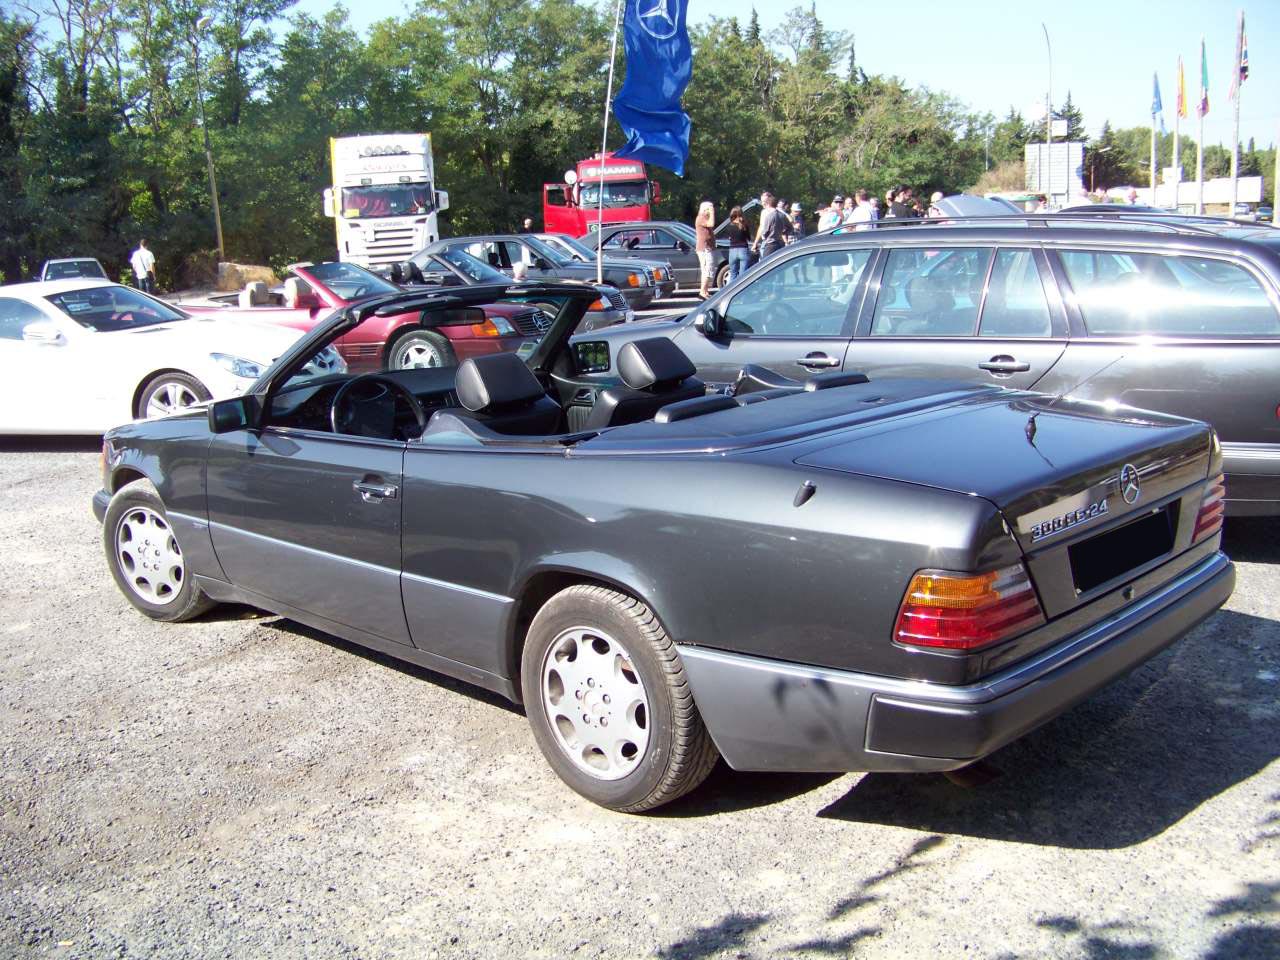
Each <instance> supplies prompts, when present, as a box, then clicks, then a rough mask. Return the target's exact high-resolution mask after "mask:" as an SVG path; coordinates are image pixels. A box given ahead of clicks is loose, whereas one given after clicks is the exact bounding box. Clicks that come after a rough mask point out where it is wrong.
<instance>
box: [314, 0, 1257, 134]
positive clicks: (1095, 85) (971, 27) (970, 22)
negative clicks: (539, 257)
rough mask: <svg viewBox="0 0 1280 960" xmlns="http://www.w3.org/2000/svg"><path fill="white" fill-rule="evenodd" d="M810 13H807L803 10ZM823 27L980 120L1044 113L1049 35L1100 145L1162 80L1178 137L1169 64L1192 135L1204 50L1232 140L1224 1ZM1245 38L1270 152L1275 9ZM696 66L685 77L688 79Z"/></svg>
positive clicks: (1060, 95) (846, 8)
mask: <svg viewBox="0 0 1280 960" xmlns="http://www.w3.org/2000/svg"><path fill="white" fill-rule="evenodd" d="M797 2H798V0H755V4H754V5H755V8H756V10H757V11H759V14H760V21H761V24H762V26H763V27H764V28H765V30H766V31H767V30H770V29H772V28H773V27H775V26H777V25H778V23H780V22H781V20H782V18H783V16H784V15H785V13H786V11H787V10H789V9H791V8H792V7H794V6H796V5H797ZM806 5H807V3H806ZM333 6H335V3H334V0H301V2H300V3H299V4H298V7H297V9H299V10H305V11H306V12H307V13H309V14H312V15H313V16H315V15H319V14H322V13H323V12H325V11H326V10H328V9H330V8H331V7H333ZM410 6H411V4H410V3H408V2H406V0H362V2H360V3H359V4H355V5H352V4H348V9H349V10H350V16H351V21H352V23H354V24H355V25H356V26H357V27H359V28H362V29H363V28H365V27H367V26H368V25H369V24H371V23H373V22H374V21H376V20H380V19H383V18H385V17H391V16H401V15H403V14H404V12H405V11H406V10H407V9H409V7H410ZM751 6H752V3H751V2H750V0H690V2H689V19H690V22H694V23H697V22H701V21H704V20H706V19H707V18H709V17H712V16H718V17H730V16H737V17H739V19H740V20H742V21H743V22H744V23H745V22H746V20H747V18H748V17H749V16H750V11H751ZM816 6H817V11H818V17H819V18H820V19H821V20H822V21H823V23H824V24H825V25H826V26H827V27H828V28H830V29H835V30H845V31H849V32H852V33H853V34H854V36H855V38H856V43H857V54H858V62H859V64H860V65H861V66H862V68H863V69H864V70H866V71H867V73H889V74H896V75H897V76H900V77H902V78H903V79H904V80H906V81H907V83H909V84H910V85H912V86H926V87H929V88H931V89H934V90H938V91H944V92H946V93H949V94H951V95H952V96H955V97H957V98H958V99H959V100H961V101H963V102H964V103H966V104H968V105H969V106H970V107H971V108H973V109H976V110H990V111H991V112H993V113H995V114H997V115H1001V114H1004V113H1006V112H1007V111H1008V109H1009V107H1011V106H1013V107H1016V108H1017V109H1018V110H1020V111H1024V112H1025V111H1026V109H1027V107H1028V106H1030V105H1031V104H1032V103H1035V102H1037V101H1039V102H1043V100H1044V91H1045V85H1046V82H1047V80H1048V66H1047V61H1046V56H1045V43H1044V33H1043V32H1042V30H1041V27H1040V24H1041V23H1042V22H1043V23H1044V24H1045V25H1046V26H1047V27H1048V28H1049V38H1050V41H1051V43H1052V45H1053V98H1054V102H1055V103H1057V104H1061V102H1062V100H1063V99H1064V98H1065V96H1066V92H1067V90H1068V89H1069V90H1070V91H1071V96H1072V99H1073V100H1074V101H1075V102H1076V104H1077V105H1078V106H1079V108H1080V109H1081V110H1082V111H1083V112H1084V118H1085V124H1086V127H1087V128H1088V130H1089V132H1090V133H1091V134H1096V133H1097V131H1098V130H1099V129H1100V128H1101V126H1102V123H1103V121H1104V120H1108V119H1109V120H1110V121H1111V123H1112V125H1113V126H1117V127H1130V126H1144V125H1146V124H1148V123H1149V122H1150V111H1151V93H1152V90H1151V75H1152V72H1153V71H1158V73H1159V75H1160V93H1161V95H1162V97H1163V100H1164V106H1165V125H1166V127H1167V128H1168V129H1170V130H1172V129H1173V109H1174V103H1175V71H1176V63H1177V57H1178V55H1179V54H1181V55H1182V58H1183V60H1184V61H1185V64H1186V66H1185V70H1186V83H1187V98H1188V100H1189V101H1191V103H1190V105H1189V108H1188V110H1189V113H1190V116H1189V117H1188V118H1187V119H1185V120H1183V121H1182V123H1183V128H1184V129H1185V130H1187V131H1188V132H1190V133H1192V134H1193V135H1194V133H1195V128H1196V123H1197V119H1196V116H1195V109H1194V103H1195V100H1196V98H1197V96H1198V91H1199V76H1200V37H1201V36H1204V38H1205V42H1206V45H1207V48H1208V58H1209V103H1210V110H1209V115H1208V116H1207V117H1205V141H1206V142H1207V143H1223V144H1227V143H1229V142H1230V140H1231V114H1232V104H1231V102H1230V101H1229V100H1228V99H1227V86H1228V83H1229V82H1230V70H1231V60H1232V58H1233V56H1234V54H1235V29H1236V15H1237V12H1238V11H1239V9H1240V5H1239V4H1238V3H1230V2H1221V0H1200V2H1192V0H1148V2H1135V0H1073V2H1071V3H1063V2H1061V0H1059V2H1055V3H1037V2H1034V0H1023V2H1022V3H1020V4H1013V3H1009V2H1007V0H1003V2H998V0H966V2H956V0H915V2H912V3H904V4H901V5H899V4H895V3H885V2H878V0H860V2H853V0H817V4H816ZM1244 10H1245V26H1246V32H1247V34H1248V38H1249V67H1250V70H1249V74H1250V75H1249V80H1248V81H1247V83H1246V84H1245V87H1244V99H1243V100H1242V101H1241V110H1240V137H1241V140H1243V141H1244V142H1245V143H1247V142H1248V140H1249V138H1250V137H1256V138H1257V141H1258V144H1259V145H1260V146H1261V145H1266V144H1269V143H1272V142H1274V141H1275V140H1276V139H1277V124H1278V123H1280V69H1277V67H1280V2H1277V0H1265V2H1258V0H1254V2H1253V3H1250V4H1245V5H1244ZM697 68H698V67H697V63H696V62H695V63H694V70H697Z"/></svg>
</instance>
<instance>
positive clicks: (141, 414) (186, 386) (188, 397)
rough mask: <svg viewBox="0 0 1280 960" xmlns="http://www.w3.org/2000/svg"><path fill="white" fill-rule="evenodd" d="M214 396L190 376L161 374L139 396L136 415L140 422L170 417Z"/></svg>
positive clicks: (173, 371) (149, 382)
mask: <svg viewBox="0 0 1280 960" xmlns="http://www.w3.org/2000/svg"><path fill="white" fill-rule="evenodd" d="M211 396H212V394H211V393H209V391H208V390H207V389H206V388H205V385H204V384H203V383H201V382H200V381H199V380H197V379H196V378H195V377H193V376H191V375H190V374H186V373H182V372H180V371H178V370H170V371H169V372H168V373H161V374H159V375H157V376H155V377H152V378H151V379H150V380H149V381H147V385H146V386H145V387H143V388H142V392H141V393H140V394H138V409H137V410H135V411H134V415H135V416H136V417H138V419H140V420H144V419H145V420H153V419H155V418H156V417H168V416H172V415H173V414H175V413H178V412H180V411H182V410H185V409H186V408H187V407H190V406H192V405H194V404H197V403H203V402H204V401H206V400H208V399H209V398H210V397H211Z"/></svg>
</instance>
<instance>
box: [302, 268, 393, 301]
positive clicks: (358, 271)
mask: <svg viewBox="0 0 1280 960" xmlns="http://www.w3.org/2000/svg"><path fill="white" fill-rule="evenodd" d="M307 273H309V274H311V276H313V277H315V278H316V279H317V280H319V281H320V282H321V283H323V284H324V285H325V286H326V287H328V288H329V289H330V290H332V291H333V292H334V293H335V294H336V295H337V296H339V297H341V298H342V299H343V300H359V299H360V298H362V297H372V296H375V295H377V294H383V293H399V292H400V288H399V287H397V286H394V285H392V284H390V283H387V281H385V280H383V279H382V278H381V277H379V276H376V275H375V274H372V273H370V272H369V271H368V270H366V269H365V268H364V267H361V266H357V265H356V264H354V263H317V264H316V265H315V266H311V267H307ZM304 279H305V278H304Z"/></svg>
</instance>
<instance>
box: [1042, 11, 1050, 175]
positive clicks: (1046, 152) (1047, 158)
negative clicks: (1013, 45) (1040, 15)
mask: <svg viewBox="0 0 1280 960" xmlns="http://www.w3.org/2000/svg"><path fill="white" fill-rule="evenodd" d="M1040 29H1041V30H1043V31H1044V49H1045V53H1046V54H1048V57H1049V84H1048V86H1047V87H1046V88H1045V95H1044V163H1042V164H1040V169H1041V171H1043V172H1042V180H1041V186H1042V187H1043V188H1044V189H1042V190H1041V191H1040V192H1041V193H1043V194H1044V195H1045V196H1046V197H1047V198H1049V199H1050V200H1052V198H1053V195H1052V193H1050V191H1051V190H1052V189H1053V178H1052V177H1051V176H1050V174H1051V172H1052V165H1051V161H1050V157H1051V156H1052V155H1053V47H1052V46H1051V45H1050V44H1049V28H1048V27H1047V26H1046V25H1045V24H1044V22H1043V21H1042V22H1041V24H1040Z"/></svg>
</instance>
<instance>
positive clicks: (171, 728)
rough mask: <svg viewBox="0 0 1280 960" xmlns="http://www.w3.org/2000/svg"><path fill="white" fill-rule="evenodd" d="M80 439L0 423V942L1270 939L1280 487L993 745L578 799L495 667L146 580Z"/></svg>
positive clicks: (906, 948)
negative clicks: (434, 660)
mask: <svg viewBox="0 0 1280 960" xmlns="http://www.w3.org/2000/svg"><path fill="white" fill-rule="evenodd" d="M97 470H98V457H97V453H96V443H93V442H81V443H78V444H77V443H53V442H45V443H43V444H40V445H33V444H19V443H9V444H7V445H6V446H3V447H0V511H3V517H4V525H3V532H2V533H0V584H3V587H2V588H0V711H2V713H3V723H2V724H0V779H2V781H3V792H2V795H3V801H4V802H3V806H2V808H0V916H2V917H3V924H2V925H0V955H3V956H56V957H116V956H120V957H179V956H183V957H186V956H198V957H219V956H228V957H263V956H270V957H342V956H352V957H411V958H423V957H437V956H438V957H485V958H488V957H569V956H574V957H578V956H584V957H585V956H609V957H686V958H693V957H752V958H754V957H779V958H783V957H787V958H789V957H801V956H812V957H829V956H843V955H847V954H856V955H857V956H860V957H893V958H901V957H923V956H960V955H963V956H971V957H1001V958H1008V957H1044V956H1052V957H1059V956H1060V957H1124V958H1148V957H1201V956H1208V957H1276V956H1280V926H1278V923H1277V922H1278V921H1280V855H1278V854H1280V763H1276V758H1277V756H1280V725H1277V719H1278V714H1280V710H1278V701H1280V679H1278V678H1280V655H1278V649H1280V648H1278V645H1277V642H1278V641H1280V624H1277V619H1280V523H1276V522H1269V521H1262V522H1260V521H1241V522H1233V523H1232V524H1231V525H1230V526H1229V527H1228V532H1227V546H1228V549H1229V551H1230V552H1231V553H1232V555H1233V556H1234V557H1235V559H1236V560H1237V562H1238V564H1239V566H1238V570H1239V587H1238V588H1237V591H1236V594H1235V596H1234V597H1233V598H1232V599H1231V601H1230V603H1229V604H1228V607H1227V608H1226V609H1225V610H1224V611H1222V612H1220V613H1219V614H1218V615H1216V616H1215V617H1214V618H1213V619H1212V620H1211V621H1209V622H1208V623H1207V624H1205V625H1204V626H1202V627H1201V628H1200V629H1198V630H1197V631H1196V632H1195V633H1194V634H1192V635H1191V636H1189V637H1188V638H1186V639H1184V640H1183V641H1182V642H1181V643H1180V644H1178V645H1176V646H1175V647H1174V648H1173V649H1172V650H1170V651H1168V652H1166V653H1165V654H1163V655H1161V656H1160V657H1158V658H1157V659H1155V660H1153V661H1152V662H1150V663H1149V664H1147V665H1146V666H1144V667H1143V668H1141V669H1140V670H1139V671H1137V672H1136V673H1135V674H1133V675H1132V676H1130V677H1128V678H1126V679H1125V680H1122V681H1121V682H1119V683H1117V684H1115V685H1114V686H1112V687H1111V688H1109V689H1107V690H1106V691H1104V692H1103V693H1101V694H1100V695H1099V696H1097V697H1095V698H1094V699H1093V700H1091V701H1090V702H1088V703H1086V704H1084V705H1082V706H1080V707H1078V708H1076V709H1075V710H1073V711H1072V712H1070V713H1068V714H1067V715H1065V716H1063V717H1061V718H1059V719H1058V720H1056V721H1055V722H1053V723H1051V724H1049V725H1048V726H1046V727H1044V728H1042V729H1041V730H1039V731H1037V732H1036V733H1034V734H1032V735H1030V736H1028V737H1027V738H1025V739H1024V740H1023V741H1021V742H1019V743H1017V744H1014V745H1013V746H1011V747H1009V748H1006V749H1005V750H1003V751H1002V752H1000V753H999V754H997V755H996V756H995V757H994V758H992V761H991V764H990V767H991V771H990V772H991V773H992V779H991V780H990V781H989V782H987V783H985V784H983V785H981V786H976V787H971V788H968V789H966V788H962V787H959V786H956V785H953V784H952V783H951V782H949V781H948V780H946V779H945V778H943V777H940V776H911V777H908V776H896V777H895V776H886V775H865V776H864V775H855V774H851V775H846V776H837V777H831V776H765V775H744V774H735V773H733V772H732V771H729V770H727V769H724V768H720V769H718V770H717V771H716V772H715V773H714V774H713V775H712V778H711V780H709V781H708V782H707V783H706V784H705V785H704V786H703V787H702V788H701V789H700V790H699V791H697V792H696V793H695V794H694V795H693V796H691V797H688V798H686V799H684V800H682V801H680V802H679V803H678V804H675V805H673V806H671V807H668V808H665V809H664V810H662V811H660V812H658V813H657V814H656V815H650V816H644V817H636V816H624V815H619V814H613V813H610V812H607V811H605V810H602V809H600V808H597V807H594V806H591V805H589V804H587V803H586V802H584V801H582V800H580V799H579V798H578V797H577V796H576V795H575V794H573V793H571V792H570V791H569V790H568V789H567V788H564V787H563V786H561V785H560V783H559V781H558V780H556V779H555V777H554V776H553V775H552V773H551V772H550V770H549V769H548V767H547V766H546V765H545V764H544V763H543V761H542V759H541V757H540V755H539V754H538V752H537V749H536V747H535V746H534V742H533V738H532V736H531V734H530V733H529V731H528V729H527V727H526V724H525V721H524V718H523V717H522V715H521V714H520V713H519V712H518V711H517V710H515V709H513V708H511V707H510V706H508V705H506V704H504V703H503V702H500V701H499V700H497V699H495V698H493V697H492V696H490V695H488V694H486V693H484V692H482V691H479V690H476V689H472V688H469V687H466V686H465V685H463V684H459V683H455V682H453V681H451V680H447V679H444V678H441V677H438V676H435V675H433V674H430V673H428V672H426V671H423V670H418V669H415V668H411V667H406V666H402V665H399V664H396V663H394V662H392V661H389V660H387V659H384V658H382V657H379V656H377V655H373V654H370V653H367V652H364V651H362V650H360V649H359V648H356V647H354V646H351V645H349V644H346V643H343V642H341V641H337V640H334V639H331V638H326V637H323V636H320V635H318V634H316V633H314V632H313V631H311V630H309V629H307V628H304V627H301V626H299V625H297V624H295V623H292V622H290V621H287V620H282V619H280V618H277V617H273V616H263V615H259V614H256V613H254V612H252V611H248V610H244V609H232V610H227V609H223V610H221V611H217V612H215V613H214V614H212V615H210V616H208V617H207V618H205V619H203V620H201V621H199V622H196V623H192V624H186V625H178V626H171V625H163V624H155V623H152V622H150V621H148V620H146V619H144V618H143V617H142V616H140V615H139V614H137V613H135V612H134V611H133V609H132V608H131V607H129V606H128V604H127V603H126V602H125V600H124V599H123V597H121V596H120V594H119V593H118V592H117V591H116V588H115V586H114V585H113V583H112V581H111V579H110V577H109V575H108V574H107V571H106V568H105V566H104V563H103V560H102V556H101V548H100V546H99V529H98V526H97V524H96V522H95V521H94V519H93V517H92V515H91V513H90V509H89V499H90V496H91V495H92V493H93V491H94V490H95V489H96V487H97V486H98V474H97Z"/></svg>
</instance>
